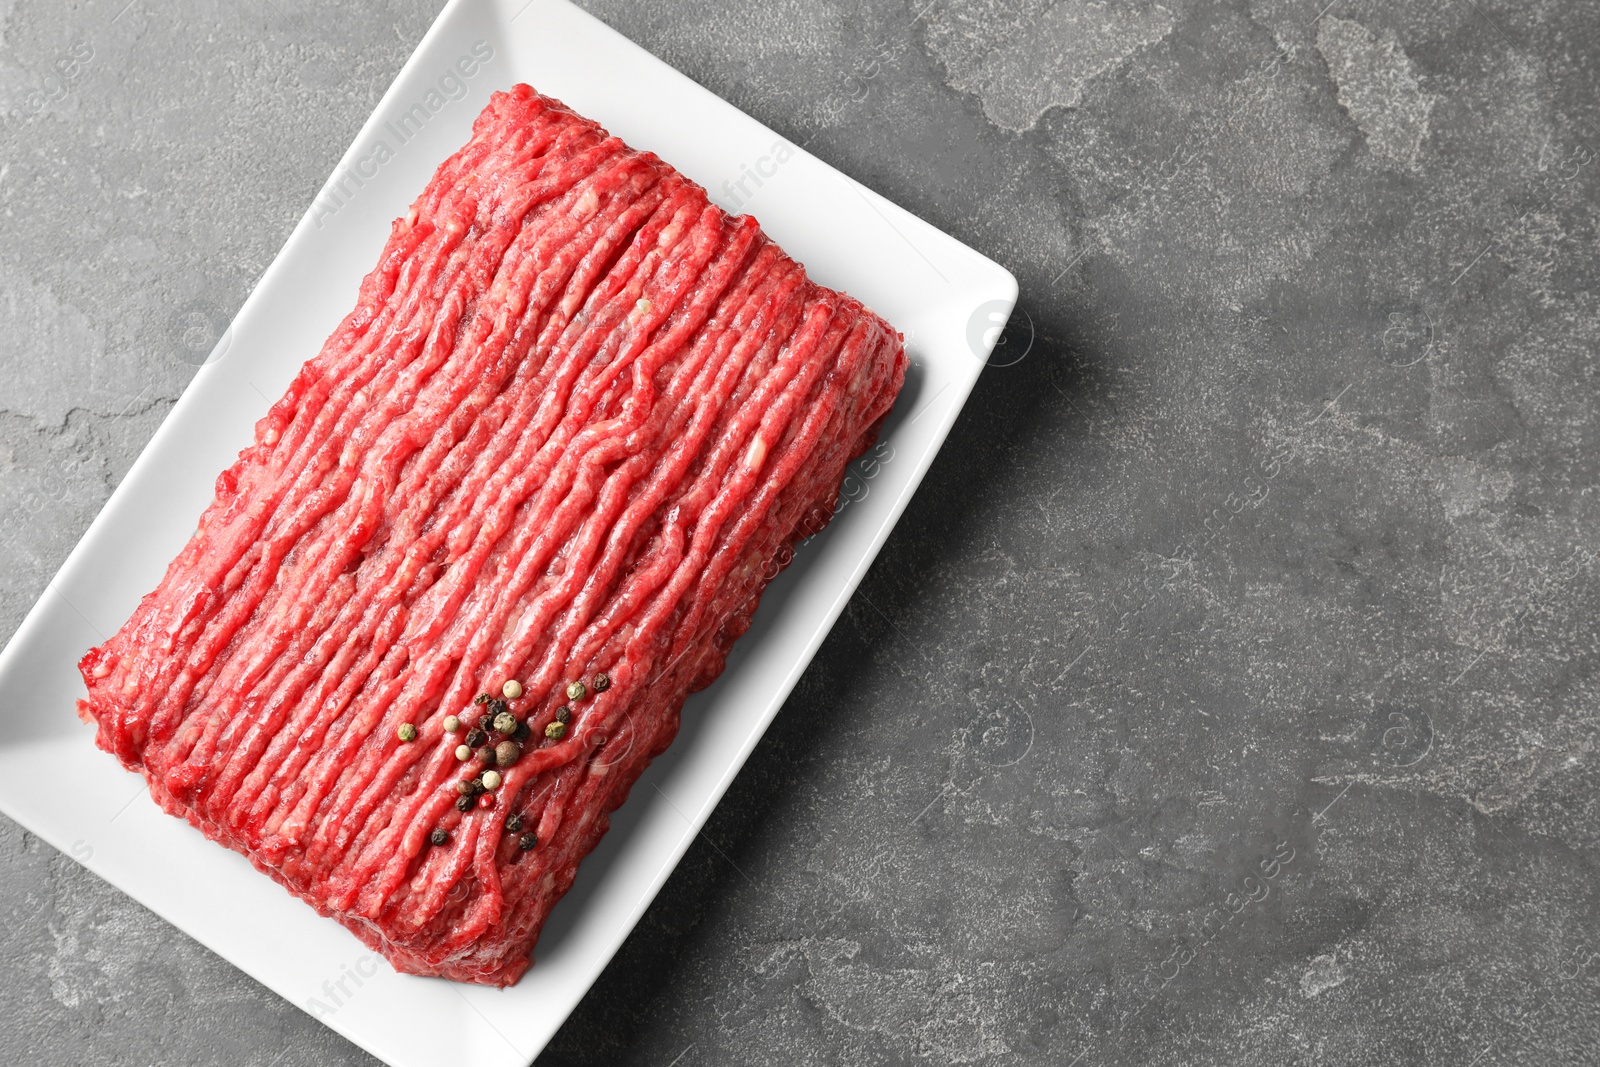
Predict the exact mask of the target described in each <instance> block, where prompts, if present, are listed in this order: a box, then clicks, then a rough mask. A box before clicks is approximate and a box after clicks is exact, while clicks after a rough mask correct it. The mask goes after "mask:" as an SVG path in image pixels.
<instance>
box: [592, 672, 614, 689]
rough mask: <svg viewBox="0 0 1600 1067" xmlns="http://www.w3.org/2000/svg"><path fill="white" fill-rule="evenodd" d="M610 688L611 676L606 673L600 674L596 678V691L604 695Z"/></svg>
mask: <svg viewBox="0 0 1600 1067" xmlns="http://www.w3.org/2000/svg"><path fill="white" fill-rule="evenodd" d="M610 688H611V675H609V674H607V673H606V672H605V671H601V672H600V673H599V674H597V675H595V676H594V691H595V692H596V693H604V692H605V691H606V690H607V689H610Z"/></svg>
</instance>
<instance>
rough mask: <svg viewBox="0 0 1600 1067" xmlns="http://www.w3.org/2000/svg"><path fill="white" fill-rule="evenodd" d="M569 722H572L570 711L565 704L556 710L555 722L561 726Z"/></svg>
mask: <svg viewBox="0 0 1600 1067" xmlns="http://www.w3.org/2000/svg"><path fill="white" fill-rule="evenodd" d="M571 721H572V709H571V708H569V707H567V706H566V705H565V704H563V705H562V706H561V707H559V708H557V709H556V722H558V723H560V724H561V725H563V726H565V725H566V724H567V723H569V722H571Z"/></svg>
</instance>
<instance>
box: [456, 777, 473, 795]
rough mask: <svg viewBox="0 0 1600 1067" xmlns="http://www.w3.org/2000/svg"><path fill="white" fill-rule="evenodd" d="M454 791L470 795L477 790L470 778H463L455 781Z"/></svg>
mask: <svg viewBox="0 0 1600 1067" xmlns="http://www.w3.org/2000/svg"><path fill="white" fill-rule="evenodd" d="M456 792H457V793H460V794H461V795H463V796H471V795H472V794H473V793H475V792H477V788H476V783H474V782H473V780H472V779H471V778H463V779H461V781H459V782H457V783H456Z"/></svg>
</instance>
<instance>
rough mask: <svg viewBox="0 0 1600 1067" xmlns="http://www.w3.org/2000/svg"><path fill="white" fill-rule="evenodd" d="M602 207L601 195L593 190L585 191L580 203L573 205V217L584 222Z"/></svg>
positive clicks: (579, 199)
mask: <svg viewBox="0 0 1600 1067" xmlns="http://www.w3.org/2000/svg"><path fill="white" fill-rule="evenodd" d="M599 207H600V195H599V194H598V193H596V192H595V191H594V190H593V189H585V190H584V191H583V195H582V196H580V197H578V202H577V203H576V204H574V205H572V217H573V218H575V219H578V220H580V221H581V220H583V219H586V218H588V217H589V216H590V215H593V214H594V213H595V211H596V210H598V209H599Z"/></svg>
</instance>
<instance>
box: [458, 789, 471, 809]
mask: <svg viewBox="0 0 1600 1067" xmlns="http://www.w3.org/2000/svg"><path fill="white" fill-rule="evenodd" d="M456 810H457V811H471V810H472V794H471V793H468V794H467V795H466V796H464V797H456Z"/></svg>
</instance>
